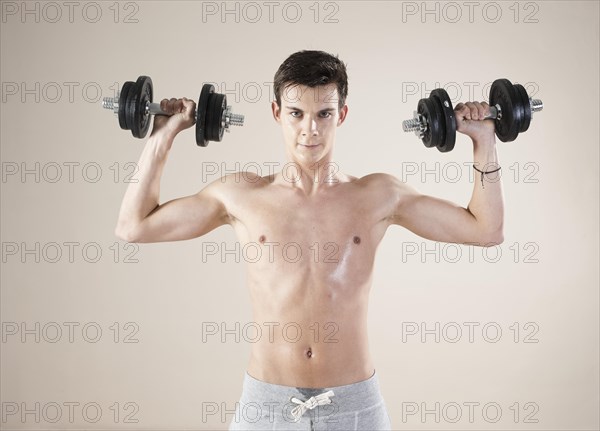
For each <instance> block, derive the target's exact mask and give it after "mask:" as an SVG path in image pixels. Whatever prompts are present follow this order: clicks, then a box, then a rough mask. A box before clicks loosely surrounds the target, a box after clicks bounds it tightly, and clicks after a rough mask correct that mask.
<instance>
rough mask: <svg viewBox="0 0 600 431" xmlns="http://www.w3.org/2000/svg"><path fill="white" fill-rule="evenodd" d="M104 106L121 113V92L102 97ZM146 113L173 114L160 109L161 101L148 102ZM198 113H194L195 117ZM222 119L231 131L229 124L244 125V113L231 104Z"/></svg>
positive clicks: (226, 127) (227, 129)
mask: <svg viewBox="0 0 600 431" xmlns="http://www.w3.org/2000/svg"><path fill="white" fill-rule="evenodd" d="M102 107H103V108H105V109H112V110H113V112H114V113H115V114H117V115H118V114H119V92H117V96H116V97H105V98H103V99H102ZM146 115H166V116H170V115H172V114H168V113H166V112H165V111H163V110H162V109H160V103H150V102H148V103H146ZM195 116H196V113H194V117H195ZM222 121H223V122H224V123H225V130H226V131H227V132H229V126H230V125H233V126H243V125H244V116H243V115H242V114H233V113H232V112H231V106H227V108H226V109H225V110H224V111H223V118H222Z"/></svg>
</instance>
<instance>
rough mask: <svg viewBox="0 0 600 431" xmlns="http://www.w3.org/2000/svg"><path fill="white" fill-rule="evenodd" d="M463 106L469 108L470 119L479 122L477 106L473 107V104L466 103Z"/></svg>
mask: <svg viewBox="0 0 600 431" xmlns="http://www.w3.org/2000/svg"><path fill="white" fill-rule="evenodd" d="M465 105H467V108H469V113H470V119H471V120H479V109H477V105H475V103H473V102H467V103H465Z"/></svg>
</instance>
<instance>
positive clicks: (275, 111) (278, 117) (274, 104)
mask: <svg viewBox="0 0 600 431" xmlns="http://www.w3.org/2000/svg"><path fill="white" fill-rule="evenodd" d="M271 112H272V113H273V118H274V119H275V121H277V122H278V123H281V109H280V108H279V105H278V104H277V101H276V100H273V101H272V102H271Z"/></svg>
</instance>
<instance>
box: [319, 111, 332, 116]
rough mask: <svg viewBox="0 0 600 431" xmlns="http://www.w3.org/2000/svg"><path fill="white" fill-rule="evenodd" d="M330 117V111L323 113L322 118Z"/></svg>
mask: <svg viewBox="0 0 600 431" xmlns="http://www.w3.org/2000/svg"><path fill="white" fill-rule="evenodd" d="M329 117H331V112H329V111H323V112H321V118H329Z"/></svg>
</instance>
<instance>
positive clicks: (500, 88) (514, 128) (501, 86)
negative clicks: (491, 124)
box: [490, 79, 523, 142]
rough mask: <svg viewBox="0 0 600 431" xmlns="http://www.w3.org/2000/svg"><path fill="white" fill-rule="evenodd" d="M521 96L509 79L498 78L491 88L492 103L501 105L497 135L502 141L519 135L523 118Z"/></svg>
mask: <svg viewBox="0 0 600 431" xmlns="http://www.w3.org/2000/svg"><path fill="white" fill-rule="evenodd" d="M519 99H520V98H518V97H517V92H516V91H515V89H514V86H513V85H512V84H511V82H510V81H509V80H508V79H497V80H495V81H494V82H493V83H492V88H490V105H491V106H493V105H496V104H498V105H500V107H501V108H502V119H501V120H496V121H495V123H496V135H497V136H498V139H500V140H501V141H502V142H511V141H514V140H515V139H516V138H517V136H518V135H519V128H520V123H521V119H522V116H523V115H522V110H521V108H520V107H519V106H518V105H520V100H519Z"/></svg>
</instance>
